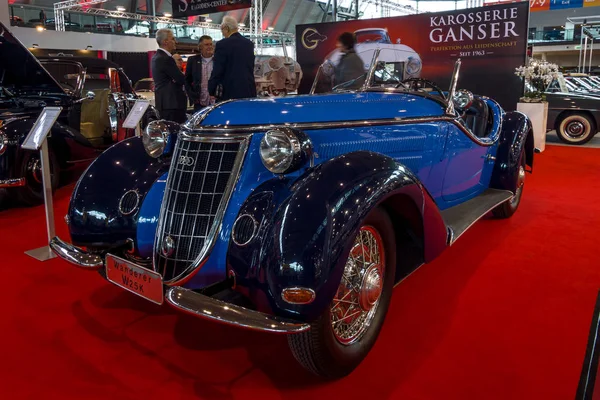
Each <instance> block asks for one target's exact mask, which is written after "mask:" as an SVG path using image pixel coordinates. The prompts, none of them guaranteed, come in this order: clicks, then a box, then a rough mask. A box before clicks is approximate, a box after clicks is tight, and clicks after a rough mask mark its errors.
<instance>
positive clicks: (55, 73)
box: [44, 62, 82, 92]
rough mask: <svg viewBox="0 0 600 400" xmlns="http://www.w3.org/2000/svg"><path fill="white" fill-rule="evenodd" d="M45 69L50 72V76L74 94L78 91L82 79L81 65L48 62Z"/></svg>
mask: <svg viewBox="0 0 600 400" xmlns="http://www.w3.org/2000/svg"><path fill="white" fill-rule="evenodd" d="M44 68H46V70H48V72H50V75H52V77H53V78H54V79H56V81H57V82H58V83H59V84H60V85H61V86H62V87H63V89H66V90H68V91H71V92H73V91H74V90H76V89H77V82H78V80H79V79H80V77H81V74H82V71H81V68H80V67H79V65H77V64H73V63H62V62H49V63H48V62H46V63H44Z"/></svg>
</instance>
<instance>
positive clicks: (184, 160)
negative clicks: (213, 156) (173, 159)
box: [178, 156, 194, 167]
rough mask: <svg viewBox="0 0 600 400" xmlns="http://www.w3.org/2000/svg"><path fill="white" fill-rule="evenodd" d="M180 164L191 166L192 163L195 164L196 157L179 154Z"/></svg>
mask: <svg viewBox="0 0 600 400" xmlns="http://www.w3.org/2000/svg"><path fill="white" fill-rule="evenodd" d="M178 164H179V165H185V166H187V167H191V166H192V165H194V159H193V158H192V157H188V156H179V161H178Z"/></svg>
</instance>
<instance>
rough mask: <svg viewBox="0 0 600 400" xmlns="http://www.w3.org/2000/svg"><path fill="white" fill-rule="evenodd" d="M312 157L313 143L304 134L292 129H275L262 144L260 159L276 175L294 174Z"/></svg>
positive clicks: (265, 137)
mask: <svg viewBox="0 0 600 400" xmlns="http://www.w3.org/2000/svg"><path fill="white" fill-rule="evenodd" d="M311 157H312V143H311V141H310V139H309V138H308V136H307V135H305V134H304V133H303V132H300V131H296V130H293V129H290V128H278V129H273V130H270V131H268V132H267V133H265V136H264V137H263V139H262V140H261V142H260V158H261V160H262V163H263V164H264V166H265V167H266V168H267V169H268V170H269V171H271V172H273V173H275V174H287V173H290V172H293V171H295V170H297V169H298V168H300V167H301V166H302V165H304V164H305V163H306V162H308V161H309V160H310V159H311Z"/></svg>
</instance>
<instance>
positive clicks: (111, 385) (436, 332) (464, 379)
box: [0, 145, 600, 400]
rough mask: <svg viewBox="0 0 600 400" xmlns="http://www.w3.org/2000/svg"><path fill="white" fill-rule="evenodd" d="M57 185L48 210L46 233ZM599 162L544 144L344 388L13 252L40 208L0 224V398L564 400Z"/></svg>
mask: <svg viewBox="0 0 600 400" xmlns="http://www.w3.org/2000/svg"><path fill="white" fill-rule="evenodd" d="M72 187H73V186H72V185H70V186H67V187H64V188H62V189H60V190H59V191H58V193H57V195H56V215H57V217H56V220H57V224H58V227H57V230H58V233H59V234H60V235H61V236H63V237H65V235H66V227H65V225H64V223H63V219H62V218H63V216H64V215H65V212H66V208H67V203H68V197H69V194H70V191H71V190H72ZM599 227H600V149H595V148H580V147H565V146H554V145H549V146H547V147H546V151H545V152H544V153H543V154H541V155H537V158H536V161H535V167H534V174H533V175H528V176H527V181H526V187H525V192H524V198H523V202H522V204H521V208H520V209H519V211H518V212H517V213H516V214H515V216H514V217H513V218H512V219H508V220H494V219H490V218H486V219H484V220H483V221H481V222H479V223H477V224H476V225H475V226H474V227H473V228H472V229H471V230H469V231H468V232H467V233H465V235H464V236H463V237H461V238H460V239H459V240H458V242H457V243H456V244H455V245H454V246H453V247H452V248H450V249H449V250H448V251H447V252H446V253H445V254H443V255H442V256H441V257H440V258H438V259H437V260H436V261H435V262H433V263H432V264H428V265H425V266H423V267H422V268H421V269H419V270H417V271H416V272H415V273H414V274H413V275H411V276H410V277H408V278H407V279H406V280H405V281H404V282H403V283H401V284H400V285H398V286H397V287H396V289H395V292H394V296H393V299H392V304H391V307H390V310H389V313H388V316H387V319H386V322H385V324H384V326H383V330H382V332H381V335H380V337H379V340H378V341H377V343H376V345H375V347H374V349H373V350H372V351H371V353H370V355H369V356H368V357H367V359H366V360H365V361H364V362H363V363H362V364H361V365H360V366H359V368H358V369H357V370H356V371H355V372H354V373H353V374H352V375H350V376H349V377H347V378H345V379H342V380H339V381H336V382H322V381H319V380H318V379H316V378H313V377H312V376H310V375H309V374H308V373H306V372H304V370H302V369H301V368H300V367H299V366H298V365H297V364H296V363H295V361H294V359H293V357H292V356H291V354H290V353H289V351H288V349H287V345H286V339H285V337H284V336H274V335H270V334H262V333H255V332H249V331H243V330H239V329H235V328H230V327H227V326H223V325H220V324H216V323H213V322H208V321H204V320H199V319H195V318H193V317H191V316H187V315H183V314H181V313H178V312H175V311H174V310H172V309H170V308H169V307H168V306H163V307H160V306H156V305H153V304H151V303H149V302H147V301H144V300H143V299H141V298H137V297H136V296H134V295H132V294H130V293H128V292H125V291H123V290H121V289H119V288H117V287H115V286H113V285H112V284H110V283H108V282H106V281H104V280H103V279H101V278H100V276H99V275H98V274H97V273H90V272H86V271H82V270H79V269H76V268H74V267H72V266H70V265H68V264H67V263H66V262H63V261H61V260H58V259H54V260H51V261H47V262H44V263H42V262H38V261H36V260H34V259H32V258H29V257H28V256H26V255H25V254H24V253H23V252H24V251H25V250H28V249H31V248H33V247H39V246H41V245H43V244H44V241H45V229H44V211H43V207H36V208H31V209H23V208H21V209H9V210H5V211H2V212H0V238H1V240H2V249H3V255H2V259H1V260H2V261H1V265H2V274H1V276H2V279H3V285H2V287H3V289H2V291H1V292H0V293H1V294H0V302H1V304H2V325H1V326H2V329H0V342H1V343H2V347H1V350H0V357H1V362H0V377H1V378H0V382H1V383H2V384H1V385H0V398H3V399H11V400H12V399H54V398H56V399H69V398H73V399H111V400H117V399H155V398H161V399H188V398H190V399H191V398H206V399H208V398H215V399H261V400H265V399H302V400H304V399H307V398H315V399H334V398H335V399H346V398H349V399H354V398H359V397H364V398H369V399H386V398H399V399H404V400H407V399H436V400H438V399H444V400H449V399H457V400H458V399H460V400H465V399H503V400H504V399H512V400H514V399H532V398H533V399H544V400H550V399H561V400H562V399H572V398H574V396H575V392H576V389H577V384H578V380H579V374H580V372H581V367H582V363H583V358H584V355H585V350H586V342H587V339H588V332H589V326H590V322H591V318H592V312H593V309H594V304H595V300H596V295H597V294H598V290H599V289H600V256H599V252H598V248H599V241H598V240H599V239H598V237H599Z"/></svg>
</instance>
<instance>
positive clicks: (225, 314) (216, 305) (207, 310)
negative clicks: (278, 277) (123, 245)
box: [165, 286, 310, 333]
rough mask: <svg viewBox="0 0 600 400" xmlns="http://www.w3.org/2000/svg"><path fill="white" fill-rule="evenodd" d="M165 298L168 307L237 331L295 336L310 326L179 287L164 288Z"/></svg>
mask: <svg viewBox="0 0 600 400" xmlns="http://www.w3.org/2000/svg"><path fill="white" fill-rule="evenodd" d="M165 299H166V300H167V303H169V304H170V305H171V306H173V307H175V308H177V309H179V310H182V311H185V312H187V313H189V314H192V315H195V316H197V317H201V318H206V319H211V320H215V321H219V322H222V323H225V324H228V325H233V326H237V327H241V328H247V329H252V330H256V331H263V332H274V333H299V332H304V331H307V330H309V329H310V325H309V324H306V323H303V322H298V321H294V320H288V319H284V318H279V317H276V316H274V315H269V314H264V313H261V312H259V311H254V310H249V309H247V308H245V307H240V306H238V305H235V304H231V303H226V302H224V301H221V300H217V299H213V298H212V297H208V296H204V295H202V294H200V293H196V292H194V291H191V290H189V289H185V288H182V287H179V286H177V287H172V288H169V289H167V293H166V294H165Z"/></svg>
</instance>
